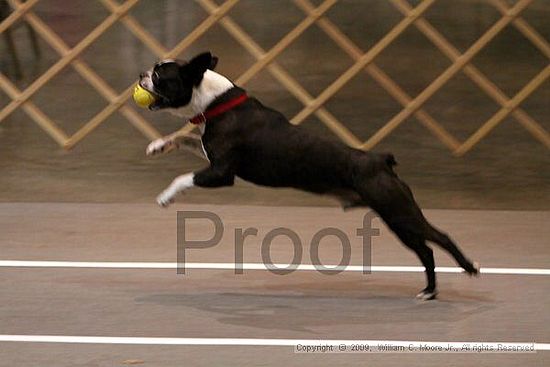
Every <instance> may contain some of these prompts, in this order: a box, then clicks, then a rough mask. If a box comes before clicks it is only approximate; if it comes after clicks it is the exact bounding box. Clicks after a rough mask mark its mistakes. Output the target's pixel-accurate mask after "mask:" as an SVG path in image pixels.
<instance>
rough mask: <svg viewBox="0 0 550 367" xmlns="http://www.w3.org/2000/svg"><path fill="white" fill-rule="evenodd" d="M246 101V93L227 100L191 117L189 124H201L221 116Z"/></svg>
mask: <svg viewBox="0 0 550 367" xmlns="http://www.w3.org/2000/svg"><path fill="white" fill-rule="evenodd" d="M247 99H248V96H247V95H246V93H243V94H241V95H240V96H238V97H235V98H233V99H231V100H229V101H227V102H225V103H222V104H219V105H217V106H216V107H214V108H212V109H209V110H206V111H204V112H202V113H200V114H198V115H196V116H194V117H192V118H191V119H190V120H189V122H190V123H192V124H193V125H200V124H203V123H205V122H206V121H207V120H208V119H210V118H212V117H215V116H218V115H221V114H222V113H224V112H227V111H229V110H230V109H232V108H233V107H237V106H238V105H240V104H241V103H243V102H244V101H246V100H247Z"/></svg>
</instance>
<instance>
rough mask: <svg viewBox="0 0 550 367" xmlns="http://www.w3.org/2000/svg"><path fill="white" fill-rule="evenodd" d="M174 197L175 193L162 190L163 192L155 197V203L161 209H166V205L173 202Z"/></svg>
mask: <svg viewBox="0 0 550 367" xmlns="http://www.w3.org/2000/svg"><path fill="white" fill-rule="evenodd" d="M175 196H176V193H175V192H173V191H172V190H164V191H163V192H161V193H160V195H159V196H157V203H158V205H160V206H162V207H163V208H166V207H167V206H168V205H170V204H172V203H173V202H174V197H175Z"/></svg>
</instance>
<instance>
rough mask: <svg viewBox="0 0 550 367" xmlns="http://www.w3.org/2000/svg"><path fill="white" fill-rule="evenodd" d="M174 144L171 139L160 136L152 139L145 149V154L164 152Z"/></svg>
mask: <svg viewBox="0 0 550 367" xmlns="http://www.w3.org/2000/svg"><path fill="white" fill-rule="evenodd" d="M173 146H175V143H174V141H173V140H170V139H165V138H160V139H156V140H153V141H152V142H151V143H150V144H149V145H148V146H147V149H146V150H145V154H147V155H155V154H159V153H164V152H166V151H168V150H169V148H171V147H173Z"/></svg>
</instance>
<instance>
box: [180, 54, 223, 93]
mask: <svg viewBox="0 0 550 367" xmlns="http://www.w3.org/2000/svg"><path fill="white" fill-rule="evenodd" d="M217 64H218V58H217V57H215V56H212V54H211V53H210V52H204V53H202V54H199V55H197V56H195V57H194V58H192V59H191V61H189V63H187V64H186V65H183V66H182V68H181V69H180V72H181V73H183V74H185V75H186V76H187V77H190V78H191V79H192V80H193V84H194V85H198V84H200V82H201V80H202V77H203V74H204V73H205V72H206V70H207V69H210V70H214V68H215V67H216V65H217Z"/></svg>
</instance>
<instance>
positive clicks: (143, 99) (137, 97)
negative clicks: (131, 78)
mask: <svg viewBox="0 0 550 367" xmlns="http://www.w3.org/2000/svg"><path fill="white" fill-rule="evenodd" d="M134 101H135V102H136V104H137V105H138V106H140V107H144V108H147V107H149V106H150V105H151V103H153V102H155V96H153V95H152V94H151V93H150V92H149V91H148V90H146V89H143V88H142V87H141V85H139V84H136V86H135V88H134Z"/></svg>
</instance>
